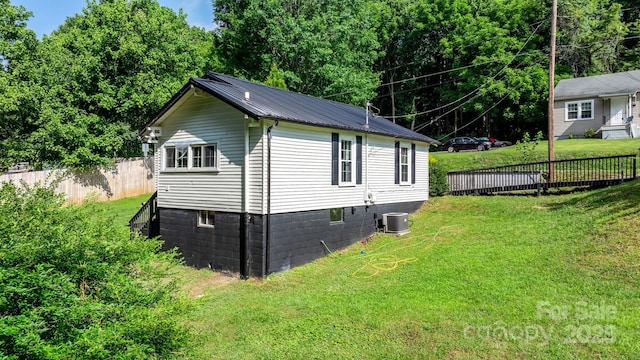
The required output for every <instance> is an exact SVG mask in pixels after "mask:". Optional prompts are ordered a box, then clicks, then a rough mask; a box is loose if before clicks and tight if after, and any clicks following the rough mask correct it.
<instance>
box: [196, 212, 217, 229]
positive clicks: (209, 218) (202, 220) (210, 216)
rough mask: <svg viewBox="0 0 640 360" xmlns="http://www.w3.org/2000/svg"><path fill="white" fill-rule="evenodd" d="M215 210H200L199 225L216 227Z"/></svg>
mask: <svg viewBox="0 0 640 360" xmlns="http://www.w3.org/2000/svg"><path fill="white" fill-rule="evenodd" d="M215 224H216V222H215V212H214V211H211V210H200V211H198V226H199V227H214V225H215Z"/></svg>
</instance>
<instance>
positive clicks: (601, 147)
mask: <svg viewBox="0 0 640 360" xmlns="http://www.w3.org/2000/svg"><path fill="white" fill-rule="evenodd" d="M548 146H549V144H548V142H547V141H541V142H540V143H539V144H538V145H537V146H535V147H534V148H533V150H532V151H531V156H530V157H531V161H544V160H547V158H548ZM554 149H555V151H554V153H555V159H556V160H562V159H577V158H589V157H596V156H608V155H628V154H637V153H638V151H640V139H619V140H602V139H571V140H557V141H554ZM524 152H525V150H524V149H523V147H522V146H521V145H517V144H516V145H514V146H509V147H505V148H499V149H492V150H490V151H480V152H477V151H463V152H459V153H448V152H446V151H438V152H432V153H430V156H432V157H433V158H435V159H436V160H437V161H438V162H439V163H441V164H442V166H444V167H445V169H446V170H447V171H450V170H467V169H471V168H483V167H492V166H500V165H510V164H517V163H523V162H528V161H529V160H527V159H526V158H525V156H524Z"/></svg>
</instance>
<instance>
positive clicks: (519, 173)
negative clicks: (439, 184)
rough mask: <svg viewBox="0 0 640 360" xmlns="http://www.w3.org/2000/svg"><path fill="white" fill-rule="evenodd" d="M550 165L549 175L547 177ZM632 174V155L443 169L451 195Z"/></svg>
mask: <svg viewBox="0 0 640 360" xmlns="http://www.w3.org/2000/svg"><path fill="white" fill-rule="evenodd" d="M551 167H553V178H551V176H550V174H551V171H550V170H551ZM635 177H636V155H617V156H603V157H595V158H584V159H569V160H555V161H551V162H549V161H539V162H533V163H525V164H515V165H506V166H497V167H492V168H483V169H473V170H464V171H451V172H449V173H447V181H448V182H449V192H450V193H451V194H452V195H464V194H486V193H494V192H503V191H516V190H527V189H536V190H537V191H541V190H546V189H549V188H560V187H579V186H606V185H614V184H619V183H622V182H624V181H627V180H631V179H635Z"/></svg>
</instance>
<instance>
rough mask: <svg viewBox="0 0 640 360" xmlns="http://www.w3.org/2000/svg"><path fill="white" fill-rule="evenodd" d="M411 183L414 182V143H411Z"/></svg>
mask: <svg viewBox="0 0 640 360" xmlns="http://www.w3.org/2000/svg"><path fill="white" fill-rule="evenodd" d="M411 183H412V184H415V183H416V144H411Z"/></svg>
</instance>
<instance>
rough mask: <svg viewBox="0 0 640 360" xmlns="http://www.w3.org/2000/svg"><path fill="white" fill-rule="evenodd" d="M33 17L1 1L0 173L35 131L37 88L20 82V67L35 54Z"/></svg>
mask: <svg viewBox="0 0 640 360" xmlns="http://www.w3.org/2000/svg"><path fill="white" fill-rule="evenodd" d="M31 16H32V13H31V12H29V11H27V10H26V9H25V8H24V7H23V6H12V5H11V4H10V2H9V1H8V0H0V63H1V66H0V154H2V155H1V156H0V169H2V168H6V167H7V166H9V165H11V164H12V163H13V162H15V160H16V159H17V158H19V156H14V155H16V154H18V153H20V151H21V150H20V149H21V148H22V147H23V146H24V145H25V143H26V139H27V134H28V133H29V132H31V131H33V129H34V128H35V126H34V125H33V124H34V123H35V118H36V117H37V113H38V108H39V103H40V100H39V99H38V97H37V96H35V94H36V93H37V90H38V86H37V84H32V83H29V82H25V81H23V80H24V79H25V75H26V74H25V72H24V71H21V67H20V64H23V63H28V62H30V61H31V58H32V57H33V56H34V54H35V49H36V46H37V43H38V42H37V39H36V35H35V33H34V32H33V31H31V30H29V29H28V28H27V20H28V19H29V18H30V17H31Z"/></svg>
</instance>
